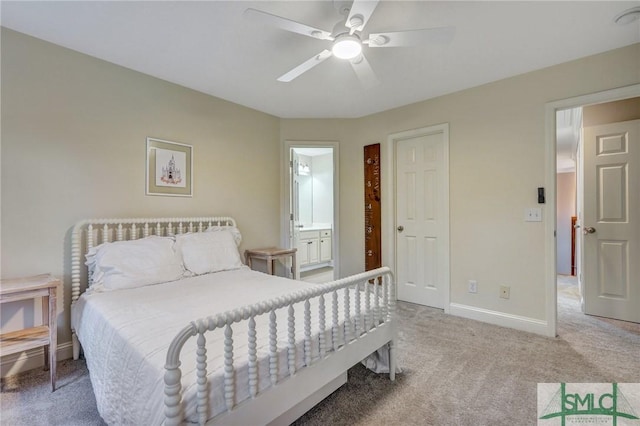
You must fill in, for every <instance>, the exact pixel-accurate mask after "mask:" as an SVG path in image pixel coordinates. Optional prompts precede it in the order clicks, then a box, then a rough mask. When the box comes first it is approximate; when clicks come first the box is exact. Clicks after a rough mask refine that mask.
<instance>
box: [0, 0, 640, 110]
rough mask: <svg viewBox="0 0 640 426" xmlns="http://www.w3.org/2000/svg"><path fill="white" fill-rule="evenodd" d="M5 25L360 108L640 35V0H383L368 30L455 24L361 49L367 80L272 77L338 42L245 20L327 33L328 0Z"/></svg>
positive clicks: (213, 85)
mask: <svg viewBox="0 0 640 426" xmlns="http://www.w3.org/2000/svg"><path fill="white" fill-rule="evenodd" d="M0 5H1V6H0V7H1V10H0V13H1V22H2V25H3V26H5V27H8V28H11V29H13V30H16V31H19V32H22V33H26V34H29V35H32V36H34V37H38V38H41V39H44V40H47V41H50V42H52V43H56V44H59V45H62V46H65V47H68V48H71V49H74V50H77V51H80V52H83V53H86V54H88V55H92V56H95V57H97V58H101V59H104V60H106V61H109V62H113V63H116V64H119V65H122V66H124V67H127V68H131V69H134V70H136V71H140V72H143V73H145V74H149V75H152V76H155V77H158V78H161V79H164V80H167V81H171V82H174V83H177V84H180V85H183V86H186V87H189V88H192V89H195V90H198V91H201V92H204V93H208V94H211V95H213V96H216V97H219V98H223V99H226V100H229V101H232V102H235V103H238V104H241V105H245V106H247V107H250V108H254V109H257V110H260V111H263V112H266V113H269V114H273V115H275V116H278V117H283V118H321V117H323V118H328V117H360V116H364V115H368V114H372V113H376V112H380V111H384V110H388V109H391V108H394V107H398V106H402V105H407V104H410V103H413V102H418V101H421V100H425V99H429V98H433V97H436V96H440V95H444V94H447V93H452V92H455V91H459V90H462V89H465V88H469V87H473V86H477V85H481V84H484V83H488V82H491V81H496V80H500V79H503V78H506V77H510V76H513V75H517V74H521V73H525V72H528V71H532V70H535V69H540V68H544V67H548V66H551V65H554V64H558V63H562V62H566V61H569V60H572V59H577V58H581V57H584V56H588V55H592V54H596V53H599V52H604V51H607V50H610V49H614V48H617V47H622V46H626V45H629V44H633V43H637V42H640V22H639V21H635V22H633V23H631V24H627V25H616V24H614V22H613V18H614V16H616V15H617V14H618V13H620V12H622V11H623V10H625V9H628V8H631V7H634V6H638V5H640V1H633V2H620V1H588V2H577V1H567V2H551V1H531V2H508V1H499V2H488V1H473V2H464V1H445V2H442V1H419V2H408V1H381V2H380V4H378V7H377V9H376V10H375V12H374V14H373V16H372V18H371V19H370V21H369V22H368V24H367V26H366V28H365V30H364V31H363V36H365V37H366V36H367V35H368V34H369V32H380V31H396V30H406V29H418V28H427V27H439V26H449V25H451V26H455V28H456V35H455V38H454V40H453V41H452V42H451V43H449V44H445V45H439V44H431V45H424V46H421V47H402V48H378V49H372V48H367V47H365V54H366V56H367V59H368V60H369V62H370V64H371V66H372V67H373V69H374V70H375V72H376V74H377V76H378V79H379V80H380V82H381V83H380V84H379V85H378V86H376V87H374V88H371V89H364V88H363V87H362V85H361V84H360V82H359V81H358V79H357V78H356V75H355V74H354V72H353V70H352V69H351V66H350V64H348V63H346V62H342V61H341V60H339V59H336V58H329V59H328V60H326V61H325V62H324V63H322V64H320V65H318V66H317V67H315V68H314V69H312V70H311V71H309V72H307V73H305V74H303V75H302V76H300V77H298V78H297V79H295V80H293V81H292V82H290V83H280V82H277V81H276V78H277V77H279V76H280V75H282V74H284V73H285V72H287V71H289V70H290V69H291V68H293V67H295V66H297V65H299V64H300V63H302V62H304V61H306V60H307V59H310V58H311V57H312V56H314V55H315V54H317V53H319V52H320V51H322V50H323V49H325V48H329V47H330V42H328V41H323V40H317V39H313V38H310V37H305V36H302V35H298V34H293V33H289V32H285V31H283V30H280V29H278V28H273V27H269V26H266V25H263V24H255V23H252V22H249V21H248V20H247V19H245V18H244V17H243V15H242V13H243V11H244V10H246V9H247V8H249V7H252V8H256V9H260V10H263V11H267V12H269V13H272V14H275V15H280V16H283V17H286V18H289V19H293V20H296V21H299V22H303V23H306V24H308V25H311V26H314V27H318V28H321V29H326V30H328V31H331V29H332V28H333V26H334V25H335V23H336V22H337V21H338V20H339V18H340V15H338V13H337V11H336V9H335V8H334V5H333V2H332V1H284V2H276V1H208V2H207V1H205V2H202V1H201V2H187V1H178V2H166V1H165V2H161V1H154V2H151V1H142V2H137V1H118V2H100V1H84V2H83V1H69V2H58V1H44V2H37V1H34V2H31V1H19V2H12V1H2V2H1V3H0Z"/></svg>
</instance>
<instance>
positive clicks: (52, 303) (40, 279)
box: [0, 274, 60, 392]
mask: <svg viewBox="0 0 640 426" xmlns="http://www.w3.org/2000/svg"><path fill="white" fill-rule="evenodd" d="M59 286H60V280H58V279H56V278H55V277H53V276H52V275H50V274H42V275H36V276H33V277H26V278H16V279H10V280H0V303H7V302H16V301H18V300H25V299H35V298H37V297H42V323H43V324H42V325H40V326H36V327H31V328H25V329H23V330H17V331H12V332H10V333H5V334H0V356H5V355H11V354H15V353H19V352H24V351H26V350H28V349H33V348H37V347H40V346H43V347H44V369H45V370H47V369H48V370H49V371H50V376H51V391H52V392H53V391H55V390H56V352H57V344H58V328H57V326H56V317H57V311H56V294H57V291H58V287H59Z"/></svg>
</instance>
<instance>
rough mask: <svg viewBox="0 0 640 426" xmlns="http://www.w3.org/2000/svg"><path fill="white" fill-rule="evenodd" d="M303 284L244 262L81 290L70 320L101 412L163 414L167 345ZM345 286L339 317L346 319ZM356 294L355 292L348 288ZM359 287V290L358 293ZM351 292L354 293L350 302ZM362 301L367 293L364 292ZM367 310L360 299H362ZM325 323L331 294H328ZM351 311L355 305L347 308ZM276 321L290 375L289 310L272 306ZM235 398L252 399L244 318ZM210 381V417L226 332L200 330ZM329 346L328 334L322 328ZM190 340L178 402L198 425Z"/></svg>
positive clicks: (144, 420) (299, 356) (262, 362)
mask: <svg viewBox="0 0 640 426" xmlns="http://www.w3.org/2000/svg"><path fill="white" fill-rule="evenodd" d="M317 285H322V284H308V283H305V282H302V281H294V280H290V279H285V278H281V277H275V276H270V275H267V274H263V273H260V272H255V271H251V270H249V269H248V268H246V267H243V268H241V269H238V270H233V271H224V272H216V273H212V274H206V275H201V276H197V277H192V278H185V279H181V280H178V281H173V282H168V283H162V284H156V285H150V286H146V287H140V288H134V289H127V290H119V291H112V292H104V293H90V292H89V293H85V294H83V295H82V296H81V297H80V298H79V299H78V301H77V302H76V303H75V304H74V306H73V308H72V324H73V327H74V329H75V330H76V333H77V335H78V338H79V340H80V343H81V344H82V348H83V351H84V354H85V358H86V362H87V366H88V369H89V374H90V377H91V383H92V386H93V390H94V392H95V397H96V403H97V406H98V410H99V412H100V415H101V416H102V417H103V419H104V420H105V421H106V422H107V423H109V424H118V425H143V424H144V425H149V424H161V423H162V422H163V420H164V404H163V397H164V381H163V375H164V364H165V357H166V351H167V348H168V346H169V344H170V342H171V341H172V339H173V338H174V337H175V336H176V334H177V333H178V332H179V331H180V330H182V329H183V328H184V327H185V326H187V325H189V323H190V322H191V321H194V320H196V319H199V318H204V317H207V316H209V315H214V314H217V313H222V312H225V311H228V310H232V309H235V308H238V307H242V306H247V305H250V304H253V303H256V302H259V301H263V300H268V299H273V298H277V297H280V296H283V295H286V294H289V293H291V292H295V291H297V290H301V289H303V288H309V287H308V286H317ZM343 292H344V291H343V290H340V291H339V292H338V294H339V296H340V303H339V311H340V313H339V317H340V322H341V323H342V318H343V313H342V311H343V305H344V304H343V302H342V294H343ZM351 292H352V294H353V290H351ZM360 293H362V292H360ZM354 299H355V298H354V297H351V304H352V305H353V301H354ZM363 299H364V298H363ZM361 306H362V310H363V311H364V301H362V302H361ZM303 309H304V308H303V305H302V304H298V305H296V306H295V310H296V324H297V326H296V330H295V334H296V342H297V351H296V368H297V369H298V368H300V367H302V366H303V365H304V351H303V341H304V330H303V326H302V325H303V321H302V318H303V312H304V311H303ZM326 310H327V316H326V318H327V321H326V322H327V327H330V324H331V321H330V318H331V300H330V299H329V298H327V299H326ZM317 311H318V310H317V307H316V306H314V305H313V304H312V316H311V317H312V330H314V332H313V334H314V338H313V339H312V342H313V350H312V353H313V354H317V352H318V350H317V340H318V339H317V335H318V326H317V323H318V315H317ZM351 312H353V310H352V311H351ZM276 314H277V322H278V350H279V351H280V356H279V357H278V358H279V369H278V373H279V379H282V378H284V377H285V376H287V375H288V368H287V356H286V347H287V311H286V308H283V309H280V310H278V311H276ZM256 330H257V348H258V377H259V382H258V389H259V391H261V390H264V389H266V388H267V387H269V386H270V380H269V367H268V355H269V351H268V350H269V345H268V315H262V316H260V317H258V318H256ZM233 331H234V333H233V340H234V368H235V371H236V377H235V383H236V398H235V401H234V402H235V404H238V403H239V402H241V401H242V400H244V399H246V398H248V397H249V394H248V386H247V382H248V375H247V365H246V364H247V362H246V359H247V330H246V323H241V324H237V325H234V326H233ZM205 336H206V338H207V358H208V359H207V364H208V367H207V374H208V379H209V389H212V391H211V392H210V401H209V403H210V405H209V417H213V416H215V415H216V414H218V413H221V412H223V411H225V410H226V406H225V400H224V396H223V394H222V392H221V391H218V390H219V389H222V380H223V371H224V370H223V361H224V356H223V346H224V345H223V339H224V336H223V330H216V331H214V332H210V333H207V334H205ZM325 338H326V342H328V343H327V346H328V347H329V346H330V342H331V336H330V332H329V331H325ZM195 342H196V339H195V338H192V339H190V340H189V341H188V342H187V343H186V344H185V346H184V348H183V350H182V355H181V357H180V359H181V362H182V365H181V367H180V368H181V370H182V390H183V404H184V406H185V419H186V420H187V422H193V423H196V413H195V393H196V389H195V358H196V357H195V350H196V343H195Z"/></svg>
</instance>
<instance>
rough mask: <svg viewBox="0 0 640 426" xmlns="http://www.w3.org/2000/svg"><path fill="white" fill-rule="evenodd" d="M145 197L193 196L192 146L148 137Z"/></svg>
mask: <svg viewBox="0 0 640 426" xmlns="http://www.w3.org/2000/svg"><path fill="white" fill-rule="evenodd" d="M146 181H147V192H146V194H147V195H164V196H169V197H191V196H193V147H192V146H191V145H186V144H183V143H178V142H171V141H165V140H162V139H155V138H147V169H146Z"/></svg>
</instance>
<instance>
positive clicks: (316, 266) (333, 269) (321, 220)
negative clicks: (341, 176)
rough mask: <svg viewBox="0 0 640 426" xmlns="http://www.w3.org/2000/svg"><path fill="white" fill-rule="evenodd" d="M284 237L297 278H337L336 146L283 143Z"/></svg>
mask: <svg viewBox="0 0 640 426" xmlns="http://www.w3.org/2000/svg"><path fill="white" fill-rule="evenodd" d="M285 148H286V153H287V168H286V169H287V171H288V173H287V176H288V179H287V180H288V182H287V185H286V192H287V194H286V203H287V210H286V212H287V213H286V216H287V225H286V228H284V229H286V230H287V235H286V236H285V238H286V241H287V244H288V246H289V247H295V248H296V249H297V256H296V257H297V259H296V260H297V263H298V264H297V267H296V271H297V277H296V278H297V279H300V280H303V281H308V282H315V283H323V282H329V281H332V280H334V279H335V278H337V277H338V276H339V275H338V268H337V264H338V262H337V260H338V258H337V253H338V249H337V248H338V226H337V211H338V210H337V167H336V166H337V146H336V145H335V144H334V143H327V142H318V143H308V142H304V143H302V142H300V143H298V142H287V143H286V147H285Z"/></svg>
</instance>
